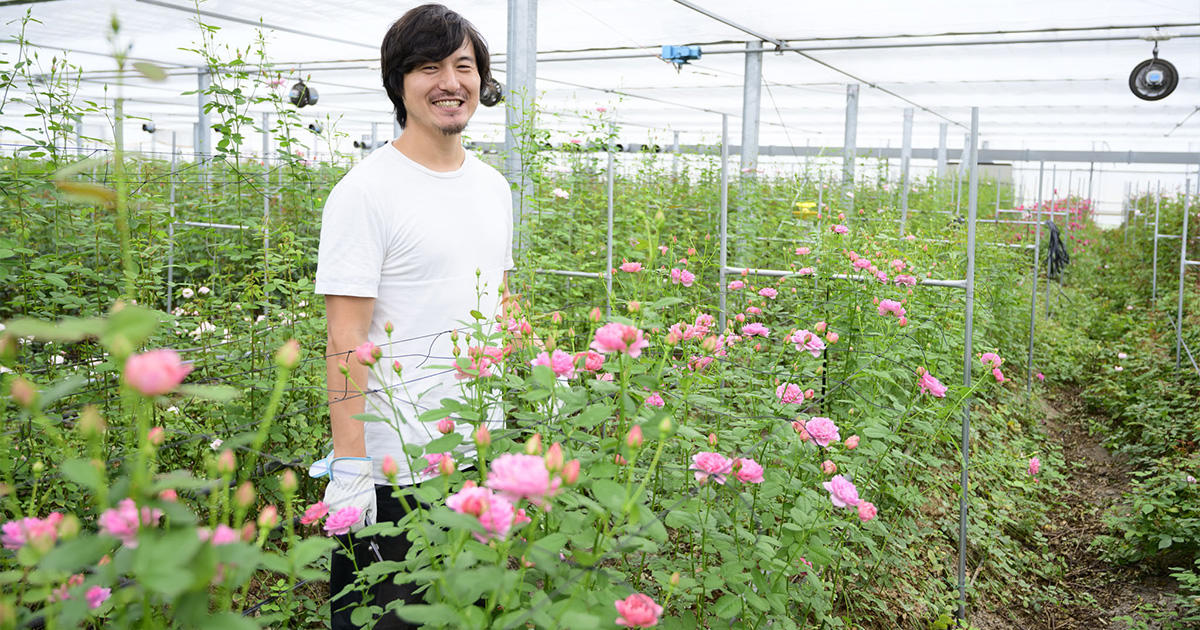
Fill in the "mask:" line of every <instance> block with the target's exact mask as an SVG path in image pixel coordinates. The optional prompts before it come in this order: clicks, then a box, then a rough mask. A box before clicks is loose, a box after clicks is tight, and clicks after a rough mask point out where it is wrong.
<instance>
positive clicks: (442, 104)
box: [433, 98, 464, 109]
mask: <svg viewBox="0 0 1200 630" xmlns="http://www.w3.org/2000/svg"><path fill="white" fill-rule="evenodd" d="M463 102H464V101H462V100H461V99H457V98H444V99H438V100H436V101H434V102H433V106H434V107H438V108H440V109H454V108H457V107H462V105H463Z"/></svg>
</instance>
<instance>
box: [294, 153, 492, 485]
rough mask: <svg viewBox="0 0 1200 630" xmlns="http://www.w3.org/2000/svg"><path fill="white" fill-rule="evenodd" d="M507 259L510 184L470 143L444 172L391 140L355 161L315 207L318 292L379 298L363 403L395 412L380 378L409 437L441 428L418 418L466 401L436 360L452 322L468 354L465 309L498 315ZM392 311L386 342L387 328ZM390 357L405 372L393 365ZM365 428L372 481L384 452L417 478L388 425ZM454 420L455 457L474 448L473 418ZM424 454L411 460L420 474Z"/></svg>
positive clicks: (418, 440)
mask: <svg viewBox="0 0 1200 630" xmlns="http://www.w3.org/2000/svg"><path fill="white" fill-rule="evenodd" d="M512 266H513V261H512V196H511V192H510V188H509V185H508V182H507V181H506V180H505V179H504V176H503V175H501V174H500V173H499V172H498V171H497V170H496V169H494V168H492V167H491V166H488V165H487V164H484V163H483V162H481V161H479V159H478V158H476V157H475V156H474V155H473V154H472V153H471V152H469V151H468V152H467V154H466V159H465V160H464V161H463V163H462V166H460V167H459V168H458V170H455V171H450V172H445V173H442V172H437V171H433V170H430V169H428V168H426V167H424V166H422V165H420V164H418V163H416V162H414V161H413V160H411V159H409V158H408V157H407V156H405V155H404V154H403V153H401V152H400V150H399V149H397V148H396V147H394V146H393V145H392V144H391V143H388V144H385V145H383V146H382V147H380V148H378V149H376V150H374V151H372V152H371V153H370V155H368V156H367V157H366V158H365V159H363V161H362V162H360V163H359V164H357V165H355V166H354V167H353V168H352V169H350V172H349V173H347V174H346V176H345V177H343V178H342V180H341V181H340V182H338V184H337V185H336V186H334V188H333V191H332V192H331V193H330V194H329V199H328V200H327V201H326V202H325V210H324V213H323V214H322V216H321V245H320V251H319V254H318V257H317V279H316V293H317V294H319V295H345V296H356V297H371V298H375V312H374V315H373V316H372V318H371V328H370V331H369V332H368V334H367V338H368V339H369V340H370V341H372V342H374V343H375V344H376V345H378V346H379V348H380V349H381V350H382V351H383V358H382V359H380V363H379V365H377V366H376V367H375V368H374V369H373V370H372V372H371V375H370V376H369V377H368V382H367V389H368V390H369V391H370V392H372V393H369V394H368V396H367V400H366V413H369V414H374V415H378V416H383V417H385V418H391V417H393V412H392V406H391V404H390V403H389V402H388V395H387V394H386V393H384V392H383V391H382V390H383V388H387V389H388V390H389V391H390V392H391V396H392V400H393V401H394V403H395V405H396V407H397V409H396V412H398V414H399V417H397V418H396V419H397V420H398V424H399V425H400V427H401V432H402V433H403V437H404V443H407V444H422V445H424V444H427V443H428V442H430V441H432V440H433V439H435V438H438V437H441V434H439V433H438V432H437V429H436V422H426V423H421V422H418V421H417V417H418V416H419V415H420V413H422V412H424V411H427V410H429V409H437V408H439V407H441V400H442V399H443V398H456V399H461V398H462V389H461V387H460V384H461V382H460V381H459V380H457V379H456V378H455V371H454V370H453V369H447V368H446V367H438V368H434V367H432V366H449V365H454V356H453V354H452V347H453V343H452V342H451V340H450V330H451V329H455V328H458V329H462V330H460V333H459V346H460V348H461V349H462V351H463V352H462V356H464V357H465V356H467V352H466V345H467V344H466V341H465V333H466V332H468V330H466V329H464V328H465V323H467V322H470V321H472V317H471V315H470V313H471V311H472V310H478V311H479V312H480V313H481V314H483V315H484V316H485V317H489V318H491V319H490V320H489V321H488V322H485V326H487V325H490V324H491V323H492V322H494V321H495V320H494V318H492V316H493V315H494V314H495V313H497V312H498V307H499V303H500V297H501V295H500V293H501V282H502V280H503V274H504V272H505V271H506V270H508V269H511V268H512ZM477 274H478V275H477ZM389 321H390V322H391V323H392V325H393V327H394V330H393V331H392V335H391V340H392V341H391V342H390V343H389V341H388V339H389V337H388V335H387V333H386V332H385V331H384V324H385V323H387V322H389ZM485 330H488V329H487V328H485ZM354 360H355V359H354V358H353V357H351V358H350V361H354ZM397 360H398V361H400V363H401V365H402V366H403V371H402V377H397V376H396V374H395V372H394V371H393V370H392V364H393V362H394V361H397ZM380 368H382V369H380ZM493 370H495V368H493ZM376 372H380V373H382V375H383V381H382V382H381V381H380V378H379V376H378V375H377V374H376ZM401 378H402V379H403V383H401V382H400V381H401ZM360 386H361V384H360ZM501 414H502V410H501V409H500V408H499V406H493V409H492V413H491V415H490V416H489V419H490V422H489V425H491V426H498V422H499V421H500V420H501V418H502V415H501ZM493 423H495V424H493ZM364 429H365V440H366V449H367V456H369V457H371V458H372V462H373V464H374V467H375V481H376V483H380V484H382V483H386V482H387V481H386V478H385V477H384V476H383V473H382V472H381V470H380V467H381V465H382V463H383V458H384V456H385V455H391V456H392V457H393V458H394V459H395V460H396V463H397V464H398V465H399V468H400V474H399V475H398V480H399V481H400V483H402V484H408V483H411V479H414V478H416V479H420V477H419V475H416V474H414V475H412V476H410V474H409V472H410V471H409V466H408V463H409V457H408V456H407V455H405V453H404V451H403V447H402V443H401V440H400V436H398V435H397V434H396V431H395V429H394V428H393V427H391V426H389V425H388V424H385V423H382V422H368V423H366V424H365V427H364ZM456 430H457V431H458V432H459V433H461V434H462V435H463V436H464V438H465V439H464V445H462V446H460V447H459V453H460V456H459V457H458V459H460V460H461V459H462V458H463V457H470V456H472V455H473V453H474V444H473V443H472V442H471V439H470V432H471V427H470V425H469V424H467V423H465V422H460V423H458V426H457V427H456ZM423 461H424V460H418V462H417V464H418V466H414V468H415V470H416V472H417V473H419V472H420V470H421V468H424V466H423V465H422V462H423Z"/></svg>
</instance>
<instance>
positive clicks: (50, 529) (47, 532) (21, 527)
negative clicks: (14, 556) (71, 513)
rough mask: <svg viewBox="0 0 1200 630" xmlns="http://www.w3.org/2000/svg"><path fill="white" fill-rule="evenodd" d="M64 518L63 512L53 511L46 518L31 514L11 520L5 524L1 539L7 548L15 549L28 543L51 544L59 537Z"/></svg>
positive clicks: (0, 535)
mask: <svg viewBox="0 0 1200 630" xmlns="http://www.w3.org/2000/svg"><path fill="white" fill-rule="evenodd" d="M62 519H63V515H62V514H60V513H58V512H51V513H50V515H49V516H47V517H46V518H44V519H41V518H36V517H32V516H29V517H25V518H23V519H20V520H16V521H9V522H7V523H5V524H4V526H3V529H2V534H0V540H2V541H3V543H4V548H5V549H10V550H13V551H15V550H17V549H20V548H21V547H24V546H25V544H26V543H33V544H37V543H41V544H45V545H46V546H51V545H53V543H54V541H55V540H57V539H58V524H59V523H61V522H62Z"/></svg>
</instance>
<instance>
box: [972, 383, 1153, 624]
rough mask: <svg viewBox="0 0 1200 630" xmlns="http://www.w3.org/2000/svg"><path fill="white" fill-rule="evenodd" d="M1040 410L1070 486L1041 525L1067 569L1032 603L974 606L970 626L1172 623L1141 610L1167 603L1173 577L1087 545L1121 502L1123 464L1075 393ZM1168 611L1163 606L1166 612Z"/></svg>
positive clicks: (1124, 479) (1124, 481) (1125, 486)
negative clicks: (1114, 559)
mask: <svg viewBox="0 0 1200 630" xmlns="http://www.w3.org/2000/svg"><path fill="white" fill-rule="evenodd" d="M1043 411H1044V417H1043V418H1042V420H1041V424H1042V429H1043V430H1044V431H1045V432H1046V434H1047V435H1048V436H1049V437H1050V439H1051V440H1052V442H1053V443H1055V444H1057V445H1059V446H1060V447H1061V448H1062V453H1063V456H1064V459H1065V460H1066V462H1067V465H1068V471H1069V476H1070V481H1069V483H1068V484H1067V486H1068V488H1069V490H1068V492H1067V494H1065V495H1063V496H1062V497H1061V499H1062V502H1063V504H1064V505H1063V508H1062V510H1061V512H1059V514H1058V517H1057V518H1055V519H1052V520H1051V521H1050V522H1048V523H1047V524H1046V526H1045V528H1044V533H1045V535H1046V538H1047V539H1048V541H1049V546H1050V554H1051V557H1052V558H1055V559H1057V561H1058V562H1061V564H1062V566H1064V567H1065V569H1064V572H1063V574H1062V575H1061V576H1060V577H1058V578H1057V579H1055V580H1053V581H1046V583H1044V584H1043V586H1044V587H1045V591H1046V593H1047V595H1049V597H1048V598H1047V599H1048V601H1045V602H1042V603H1040V604H1039V605H1037V606H1036V609H1035V608H1024V607H1015V606H1007V607H1001V606H992V607H991V608H990V609H988V610H977V614H976V615H975V618H973V619H971V622H972V624H973V627H978V628H981V629H982V630H993V629H999V628H1021V629H1028V630H1167V629H1169V628H1173V627H1174V626H1172V625H1170V624H1168V625H1165V626H1164V625H1163V621H1162V619H1163V615H1148V614H1147V613H1146V611H1147V610H1158V611H1164V610H1166V611H1169V610H1170V608H1171V595H1173V594H1174V593H1175V591H1176V584H1175V581H1174V580H1173V579H1172V578H1170V577H1169V576H1166V575H1158V574H1154V573H1152V571H1154V570H1155V569H1154V568H1144V567H1136V566H1134V567H1123V566H1115V565H1112V564H1110V563H1108V562H1106V561H1105V560H1104V559H1103V558H1102V557H1101V554H1100V552H1099V550H1097V549H1095V548H1094V547H1093V546H1092V541H1093V540H1095V538H1096V536H1098V535H1100V534H1103V533H1106V532H1107V527H1106V526H1105V524H1104V521H1103V516H1104V514H1105V513H1106V512H1108V511H1109V510H1110V509H1112V508H1113V507H1114V506H1116V505H1117V504H1118V502H1119V501H1120V499H1121V496H1122V494H1123V493H1124V492H1125V491H1126V490H1127V489H1128V488H1129V474H1128V473H1129V468H1128V465H1127V464H1126V462H1124V461H1123V460H1122V459H1121V458H1120V457H1117V456H1115V455H1114V454H1112V453H1110V452H1109V451H1108V450H1107V449H1105V448H1104V446H1103V445H1102V444H1101V441H1100V440H1099V439H1098V438H1097V437H1095V436H1093V435H1091V434H1090V433H1089V432H1088V429H1087V425H1088V424H1089V422H1088V417H1087V416H1086V415H1085V414H1083V413H1082V412H1081V411H1080V410H1079V408H1078V405H1076V404H1075V401H1074V399H1073V397H1072V396H1070V395H1067V394H1063V395H1060V396H1058V397H1057V398H1056V399H1054V400H1053V401H1052V402H1051V404H1050V405H1048V406H1046V408H1045V409H1044V410H1043ZM1054 594H1058V596H1054ZM1169 616H1170V615H1169V613H1168V614H1167V615H1166V617H1168V618H1169ZM1121 617H1128V618H1129V619H1121Z"/></svg>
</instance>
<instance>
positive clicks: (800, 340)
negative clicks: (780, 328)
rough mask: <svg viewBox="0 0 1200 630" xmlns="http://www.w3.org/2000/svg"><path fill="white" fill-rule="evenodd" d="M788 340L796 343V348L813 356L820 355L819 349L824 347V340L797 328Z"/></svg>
mask: <svg viewBox="0 0 1200 630" xmlns="http://www.w3.org/2000/svg"><path fill="white" fill-rule="evenodd" d="M788 341H790V342H792V343H794V344H796V349H797V350H800V351H801V352H809V353H810V354H812V355H813V357H814V358H818V357H820V356H821V351H822V350H824V349H825V342H824V341H821V338H820V337H818V336H816V335H814V334H813V333H811V332H809V331H807V330H797V331H796V332H795V333H794V334H793V335H792V336H791V338H789V339H788Z"/></svg>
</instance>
